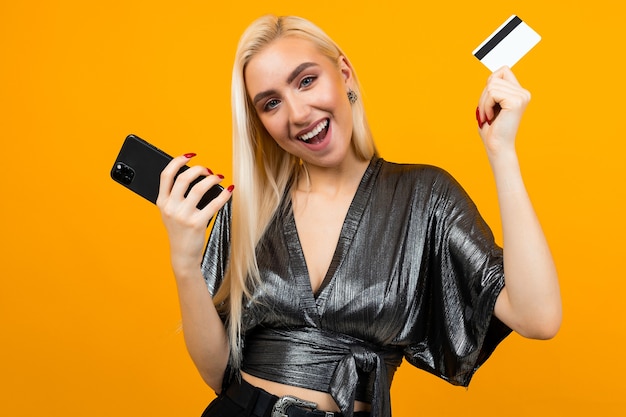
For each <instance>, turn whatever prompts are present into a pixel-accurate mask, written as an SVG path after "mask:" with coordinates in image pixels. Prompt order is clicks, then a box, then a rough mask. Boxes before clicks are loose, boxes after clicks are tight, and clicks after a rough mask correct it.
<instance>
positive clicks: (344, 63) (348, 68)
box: [338, 55, 353, 86]
mask: <svg viewBox="0 0 626 417" xmlns="http://www.w3.org/2000/svg"><path fill="white" fill-rule="evenodd" d="M338 64H339V71H340V72H341V75H342V76H343V80H344V82H345V84H346V85H347V86H351V85H352V78H353V77H352V74H353V71H352V65H351V64H350V61H348V58H346V57H345V56H343V55H342V56H340V57H339V62H338Z"/></svg>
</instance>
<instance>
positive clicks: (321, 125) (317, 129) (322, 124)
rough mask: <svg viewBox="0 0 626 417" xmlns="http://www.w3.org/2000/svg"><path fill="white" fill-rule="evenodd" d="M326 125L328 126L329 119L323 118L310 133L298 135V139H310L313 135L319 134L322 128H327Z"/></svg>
mask: <svg viewBox="0 0 626 417" xmlns="http://www.w3.org/2000/svg"><path fill="white" fill-rule="evenodd" d="M326 126H328V119H324V120H322V121H321V122H320V123H319V124H318V125H317V126H315V128H314V129H313V130H311V131H310V132H309V133H305V134H304V135H302V136H298V139H300V140H309V139H311V138H312V137H315V136H317V135H318V134H319V133H320V132H321V131H322V130H324V129H326Z"/></svg>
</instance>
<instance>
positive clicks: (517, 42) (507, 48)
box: [472, 15, 541, 72]
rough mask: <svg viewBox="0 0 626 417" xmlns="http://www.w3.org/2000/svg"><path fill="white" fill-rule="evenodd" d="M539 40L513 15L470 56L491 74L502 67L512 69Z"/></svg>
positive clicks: (539, 38)
mask: <svg viewBox="0 0 626 417" xmlns="http://www.w3.org/2000/svg"><path fill="white" fill-rule="evenodd" d="M540 40H541V36H539V34H538V33H537V32H535V31H534V30H532V29H531V28H530V26H528V25H527V24H526V23H524V21H522V19H520V18H519V17H517V16H516V15H513V16H511V17H509V18H508V19H507V20H506V22H504V23H503V24H502V25H500V27H499V28H498V29H496V30H495V31H494V32H493V33H492V34H491V35H490V36H489V37H488V38H487V39H485V41H484V42H483V43H481V44H480V45H479V46H478V47H477V48H476V49H474V51H473V52H472V54H473V55H474V56H475V57H476V58H478V60H480V62H482V63H483V64H485V66H486V67H487V68H489V69H490V70H491V71H492V72H493V71H495V70H497V69H498V68H500V67H503V66H504V65H506V66H508V67H512V66H513V65H514V64H515V63H516V62H517V61H519V60H520V59H521V58H522V57H523V56H524V55H526V53H527V52H528V51H530V50H531V49H532V48H533V46H535V45H537V43H539V41H540Z"/></svg>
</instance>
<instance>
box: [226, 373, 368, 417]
mask: <svg viewBox="0 0 626 417" xmlns="http://www.w3.org/2000/svg"><path fill="white" fill-rule="evenodd" d="M225 395H226V396H227V397H228V398H230V399H231V400H232V401H233V402H235V403H237V404H239V405H240V406H241V407H242V408H245V409H247V410H251V415H253V416H261V417H263V416H272V409H273V408H274V404H276V402H277V401H278V400H279V397H277V396H275V395H272V394H270V393H269V392H267V391H265V390H263V389H261V388H257V387H255V386H253V385H251V384H249V383H248V382H246V381H245V380H243V379H240V378H233V382H232V383H231V384H230V386H229V387H228V388H227V389H226V392H225ZM286 415H287V416H288V417H343V414H341V413H338V412H337V413H332V412H326V411H320V410H310V409H307V408H302V407H298V406H296V405H292V406H290V407H288V408H287V409H286ZM369 415H370V414H369V412H356V413H354V417H369Z"/></svg>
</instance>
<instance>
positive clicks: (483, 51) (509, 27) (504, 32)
mask: <svg viewBox="0 0 626 417" xmlns="http://www.w3.org/2000/svg"><path fill="white" fill-rule="evenodd" d="M520 23H522V19H520V18H519V17H517V16H515V17H514V18H513V19H511V21H510V22H509V23H507V24H506V26H505V27H503V28H502V29H500V31H499V32H498V33H496V34H495V35H493V37H492V38H491V39H489V42H487V43H486V44H485V45H484V46H483V47H482V48H480V49H479V50H478V52H476V53H475V54H474V56H475V57H476V58H478V59H479V60H480V59H483V58H484V57H485V55H487V54H488V53H489V52H491V50H492V49H493V48H495V47H496V45H497V44H499V43H500V42H502V40H503V39H504V38H506V37H507V36H508V34H509V33H511V32H513V29H515V28H516V27H518V26H519V24H520Z"/></svg>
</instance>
